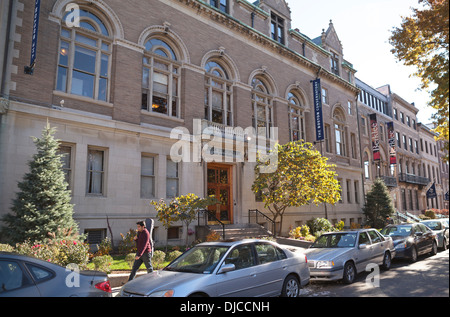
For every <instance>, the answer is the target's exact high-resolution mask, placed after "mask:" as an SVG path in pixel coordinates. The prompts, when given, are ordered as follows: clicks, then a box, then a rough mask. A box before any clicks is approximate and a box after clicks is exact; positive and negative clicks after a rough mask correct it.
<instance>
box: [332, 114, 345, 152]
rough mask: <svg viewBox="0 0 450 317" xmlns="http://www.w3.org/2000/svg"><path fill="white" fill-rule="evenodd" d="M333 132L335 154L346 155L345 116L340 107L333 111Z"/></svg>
mask: <svg viewBox="0 0 450 317" xmlns="http://www.w3.org/2000/svg"><path fill="white" fill-rule="evenodd" d="M333 119H334V132H335V137H336V154H337V155H341V156H346V155H347V151H346V149H347V142H346V141H347V140H346V139H347V138H346V133H345V126H344V124H345V116H344V114H343V113H342V111H341V110H340V109H336V110H335V111H334V113H333Z"/></svg>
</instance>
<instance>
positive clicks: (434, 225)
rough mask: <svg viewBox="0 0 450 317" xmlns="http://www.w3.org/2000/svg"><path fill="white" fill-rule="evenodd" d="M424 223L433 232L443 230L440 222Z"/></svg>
mask: <svg viewBox="0 0 450 317" xmlns="http://www.w3.org/2000/svg"><path fill="white" fill-rule="evenodd" d="M422 223H423V224H424V225H425V226H427V227H428V228H430V229H431V230H441V229H442V225H441V223H440V222H439V221H425V222H422Z"/></svg>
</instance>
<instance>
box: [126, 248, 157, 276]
mask: <svg viewBox="0 0 450 317" xmlns="http://www.w3.org/2000/svg"><path fill="white" fill-rule="evenodd" d="M151 259H152V254H151V253H150V252H144V254H142V256H141V257H140V258H139V259H137V260H134V264H133V269H132V270H131V273H130V277H129V278H128V281H131V280H132V279H134V277H135V276H136V272H137V271H138V270H139V268H140V267H141V265H142V263H144V265H145V267H146V268H147V273H151V272H153V266H152V261H151Z"/></svg>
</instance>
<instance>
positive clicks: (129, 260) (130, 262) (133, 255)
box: [125, 253, 136, 270]
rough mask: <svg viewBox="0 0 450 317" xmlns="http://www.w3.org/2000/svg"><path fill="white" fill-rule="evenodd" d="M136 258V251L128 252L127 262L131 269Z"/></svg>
mask: <svg viewBox="0 0 450 317" xmlns="http://www.w3.org/2000/svg"><path fill="white" fill-rule="evenodd" d="M135 258H136V253H128V254H127V255H126V256H125V262H127V263H128V266H129V267H130V270H131V269H132V268H133V263H134V259H135Z"/></svg>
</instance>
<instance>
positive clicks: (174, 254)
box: [166, 251, 183, 262]
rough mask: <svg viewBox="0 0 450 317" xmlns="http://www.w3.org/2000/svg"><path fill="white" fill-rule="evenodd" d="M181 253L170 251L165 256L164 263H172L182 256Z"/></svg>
mask: <svg viewBox="0 0 450 317" xmlns="http://www.w3.org/2000/svg"><path fill="white" fill-rule="evenodd" d="M182 254H183V253H182V252H180V251H172V252H170V253H169V254H167V255H166V261H169V262H172V261H173V260H175V259H176V258H178V257H179V256H180V255H182Z"/></svg>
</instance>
